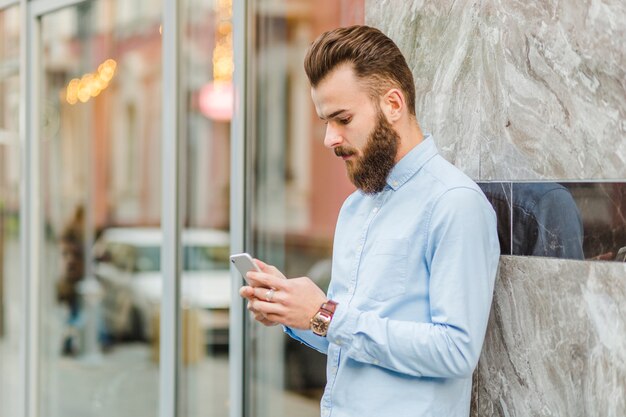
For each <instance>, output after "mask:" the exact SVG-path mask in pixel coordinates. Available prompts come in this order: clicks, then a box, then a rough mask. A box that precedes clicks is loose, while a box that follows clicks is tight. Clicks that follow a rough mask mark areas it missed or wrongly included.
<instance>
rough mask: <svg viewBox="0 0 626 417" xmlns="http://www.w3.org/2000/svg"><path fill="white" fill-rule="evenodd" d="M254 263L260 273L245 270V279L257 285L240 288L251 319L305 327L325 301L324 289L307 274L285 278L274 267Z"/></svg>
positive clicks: (298, 327)
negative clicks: (305, 275) (252, 316)
mask: <svg viewBox="0 0 626 417" xmlns="http://www.w3.org/2000/svg"><path fill="white" fill-rule="evenodd" d="M255 261H256V260H255ZM256 263H257V265H258V266H259V268H261V271H262V272H254V271H251V272H248V274H247V278H248V279H249V280H251V281H253V282H255V283H258V285H259V286H255V287H249V286H245V287H242V288H241V290H240V291H239V293H240V294H241V296H242V297H244V298H246V299H247V300H248V310H250V312H251V313H252V314H253V315H254V318H255V319H256V320H257V321H259V322H261V323H263V324H265V325H266V326H269V325H274V324H278V323H280V324H284V325H285V326H289V327H293V328H296V329H308V328H309V326H310V321H311V318H312V317H313V316H314V315H315V313H317V311H318V310H319V308H320V306H321V305H322V303H324V302H325V301H327V300H328V299H327V298H326V295H325V294H324V292H323V291H322V290H321V289H320V288H319V287H318V286H317V285H315V283H314V282H313V281H311V279H310V278H308V277H301V278H292V279H285V276H284V275H283V274H282V273H281V272H280V271H279V270H278V269H276V268H275V267H273V266H271V265H267V264H265V263H263V262H260V261H256ZM272 290H273V291H272Z"/></svg>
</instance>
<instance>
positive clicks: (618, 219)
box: [563, 182, 626, 262]
mask: <svg viewBox="0 0 626 417" xmlns="http://www.w3.org/2000/svg"><path fill="white" fill-rule="evenodd" d="M563 185H564V186H565V187H567V189H568V190H569V191H570V192H571V193H572V196H573V198H574V200H575V201H576V205H577V206H578V209H579V210H580V213H581V216H582V221H583V225H584V229H585V239H584V241H583V250H584V252H585V258H586V259H594V260H604V261H618V262H624V261H625V260H626V259H625V257H626V183H624V182H601V183H576V182H572V183H563Z"/></svg>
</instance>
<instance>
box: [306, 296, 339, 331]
mask: <svg viewBox="0 0 626 417" xmlns="http://www.w3.org/2000/svg"><path fill="white" fill-rule="evenodd" d="M336 307H337V302H336V301H333V300H326V301H325V302H323V303H322V304H321V305H320V308H319V310H317V312H316V313H315V315H314V316H313V317H312V318H311V321H310V325H311V331H312V332H313V333H315V334H316V335H318V336H322V337H326V334H327V333H328V327H329V326H330V322H331V321H332V319H333V315H334V314H335V309H336Z"/></svg>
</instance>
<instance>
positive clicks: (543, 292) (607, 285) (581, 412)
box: [473, 256, 626, 417]
mask: <svg viewBox="0 0 626 417" xmlns="http://www.w3.org/2000/svg"><path fill="white" fill-rule="evenodd" d="M625 335H626V264H623V263H622V264H618V263H613V264H611V263H606V262H596V263H593V262H583V261H562V260H558V259H545V258H523V257H513V256H503V257H502V258H501V262H500V274H499V277H498V281H497V283H496V289H495V293H494V302H493V307H492V311H491V317H490V320H489V327H488V330H487V336H486V338H485V345H484V348H483V352H482V356H481V359H480V363H479V366H478V369H477V374H476V378H475V392H476V393H477V395H475V396H474V397H475V401H474V404H473V405H474V411H473V415H474V416H476V417H478V416H480V417H483V416H502V417H504V416H507V417H515V416H533V417H539V416H546V417H547V416H564V417H565V416H567V417H588V416H602V417H623V416H624V415H626V342H625V337H624V336H625Z"/></svg>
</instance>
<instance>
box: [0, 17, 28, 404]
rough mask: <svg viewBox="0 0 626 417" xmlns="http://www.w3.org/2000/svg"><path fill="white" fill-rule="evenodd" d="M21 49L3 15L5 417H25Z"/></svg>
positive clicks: (0, 216) (0, 281)
mask: <svg viewBox="0 0 626 417" xmlns="http://www.w3.org/2000/svg"><path fill="white" fill-rule="evenodd" d="M19 45H20V13H19V7H18V6H14V7H10V8H7V9H4V10H0V416H19V415H21V414H22V412H23V411H22V408H23V404H22V403H21V402H20V398H21V397H20V392H19V389H20V387H21V386H22V384H23V379H22V378H23V375H22V372H21V361H20V345H21V338H22V329H23V314H22V311H23V307H22V302H23V301H22V300H23V297H22V280H21V269H20V262H21V258H22V253H21V250H20V241H19V234H20V229H19V222H20V215H21V207H20V200H19V199H20V169H21V168H20V144H19V135H18V133H19V132H18V120H19V118H18V114H19V104H20V66H19V56H20V50H19Z"/></svg>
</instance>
